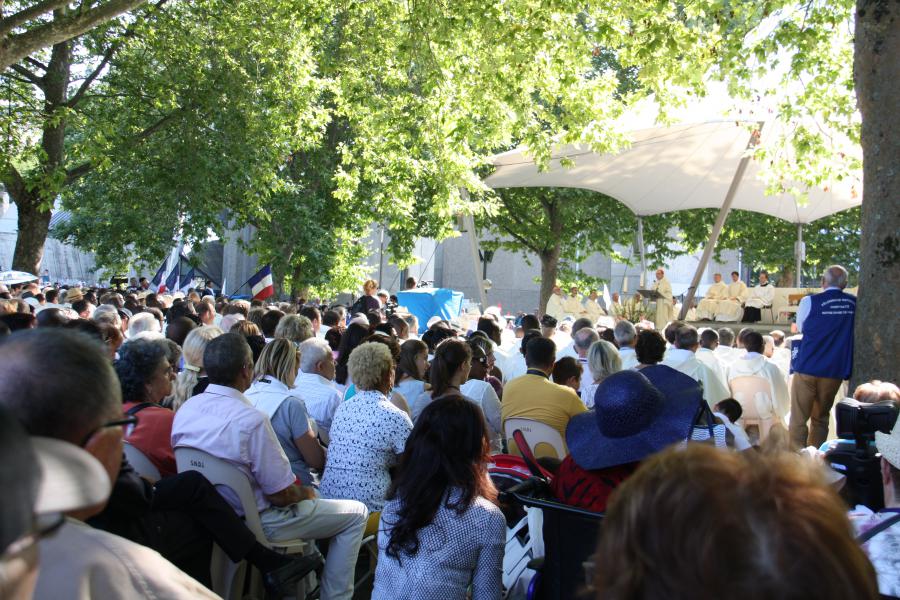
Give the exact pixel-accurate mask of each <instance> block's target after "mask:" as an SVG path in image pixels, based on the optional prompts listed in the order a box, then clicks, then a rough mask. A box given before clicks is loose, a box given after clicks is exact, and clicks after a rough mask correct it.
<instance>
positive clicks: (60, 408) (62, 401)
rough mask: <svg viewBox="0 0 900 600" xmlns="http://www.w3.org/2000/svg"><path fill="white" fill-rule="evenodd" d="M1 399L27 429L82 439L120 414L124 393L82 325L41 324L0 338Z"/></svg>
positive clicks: (78, 441)
mask: <svg viewBox="0 0 900 600" xmlns="http://www.w3.org/2000/svg"><path fill="white" fill-rule="evenodd" d="M0 404H3V405H4V406H6V408H8V409H9V410H11V411H12V412H13V413H14V414H15V415H16V417H17V418H18V419H19V420H20V421H21V422H22V424H23V425H24V426H25V428H26V429H27V430H28V433H30V434H31V435H40V436H46V437H52V438H57V439H61V440H66V441H69V442H72V443H75V444H81V442H82V441H83V440H84V438H85V436H86V435H87V434H88V433H90V432H91V431H92V430H94V429H96V428H97V427H99V426H100V425H102V424H103V423H105V422H107V421H110V420H112V419H115V418H121V415H122V393H121V390H120V387H119V381H118V379H117V378H116V374H115V372H114V371H113V368H112V364H110V362H109V359H108V358H107V356H106V350H105V348H104V347H103V345H102V344H101V343H100V342H98V341H97V340H95V339H93V338H91V337H90V336H88V335H86V334H84V333H80V332H78V331H71V330H66V329H59V328H53V327H51V328H39V329H32V330H28V331H22V332H18V333H15V334H13V335H11V336H9V337H7V338H5V339H4V341H3V342H2V343H0Z"/></svg>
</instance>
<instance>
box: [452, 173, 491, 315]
mask: <svg viewBox="0 0 900 600" xmlns="http://www.w3.org/2000/svg"><path fill="white" fill-rule="evenodd" d="M459 195H460V197H461V198H462V199H463V201H465V202H468V201H469V190H467V189H466V188H459ZM463 224H464V225H465V228H466V230H467V232H468V234H469V235H468V238H469V249H470V250H471V252H472V274H473V275H474V276H475V287H476V288H477V292H478V301H479V302H481V312H484V309H486V308H487V293H486V292H485V290H484V279H482V277H481V269H479V268H478V263H479V262H481V260H480V258H479V256H478V240H476V239H475V218H474V217H472V215H470V214H468V215H463Z"/></svg>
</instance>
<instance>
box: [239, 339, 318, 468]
mask: <svg viewBox="0 0 900 600" xmlns="http://www.w3.org/2000/svg"><path fill="white" fill-rule="evenodd" d="M299 358H300V357H299V352H298V350H297V349H296V348H295V347H294V344H293V343H291V341H290V340H287V339H285V338H277V339H274V340H272V341H271V342H269V343H268V344H266V347H265V348H263V351H262V354H260V356H259V360H257V361H256V367H255V368H254V369H253V374H254V376H255V377H254V379H255V381H254V382H253V384H252V385H251V386H250V388H249V389H247V391H246V392H244V395H245V396H246V397H247V399H248V400H250V402H251V403H252V404H253V406H254V407H255V408H256V409H257V410H259V411H261V412H263V413H265V414H266V416H268V417H269V420H270V421H271V422H272V429H274V430H275V436H276V437H277V438H278V442H279V443H280V444H281V448H282V449H283V450H284V453H285V454H286V455H287V457H288V460H290V461H291V470H292V471H293V472H294V475H296V476H297V477H298V478H299V479H300V480H301V481H302V482H303V485H315V484H316V483H317V478H316V476H315V474H314V473H313V471H314V470H315V471H321V470H322V469H323V468H324V467H325V449H324V448H323V447H322V445H321V444H319V440H318V438H317V437H316V432H315V431H314V430H313V429H312V427H310V419H309V414H308V413H307V411H306V404H304V402H303V400H301V399H300V397H299V396H298V395H297V394H296V393H295V392H294V391H293V390H292V389H291V388H292V386H293V383H294V380H295V379H296V378H297V370H298V369H299V368H300V360H299Z"/></svg>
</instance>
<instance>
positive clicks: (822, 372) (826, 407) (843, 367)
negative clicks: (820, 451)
mask: <svg viewBox="0 0 900 600" xmlns="http://www.w3.org/2000/svg"><path fill="white" fill-rule="evenodd" d="M822 287H823V288H825V291H823V292H821V293H818V294H813V295H812V296H806V297H805V298H803V299H802V300H801V301H800V306H799V307H797V329H798V331H800V333H802V334H803V338H802V339H800V340H794V343H793V345H792V346H791V356H792V361H791V369H792V370H793V372H794V378H793V380H792V382H791V423H790V433H791V441H792V442H794V444H796V445H797V447H798V448H803V447H806V446H814V447H816V448H818V447H819V446H821V445H822V443H823V442H825V439H826V438H827V437H828V417H829V415H830V414H831V407H832V405H833V404H834V396H835V394H837V391H838V388H840V387H841V382H842V381H843V380H845V379H849V378H850V372H851V370H852V369H853V320H854V318H855V316H856V296H853V295H852V294H847V293H845V292H844V288H845V287H847V269H845V268H844V267H842V266H840V265H833V266H830V267H828V268H827V269H826V270H825V274H824V275H823V276H822ZM807 422H809V424H810V425H807Z"/></svg>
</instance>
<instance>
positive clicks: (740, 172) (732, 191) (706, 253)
mask: <svg viewBox="0 0 900 600" xmlns="http://www.w3.org/2000/svg"><path fill="white" fill-rule="evenodd" d="M762 126H763V124H762V123H760V124H759V125H758V126H757V128H756V130H755V131H754V132H753V133H752V134H751V135H750V141H749V142H747V152H746V153H745V155H744V157H743V158H741V162H739V163H738V167H737V170H736V171H735V172H734V177H733V178H732V179H731V185H730V186H728V192H727V193H726V194H725V202H723V203H722V208H720V209H719V216H717V217H716V222H715V224H714V225H713V228H712V231H711V232H710V234H709V241H708V242H707V243H706V247H705V248H704V249H703V254H702V256H700V262H699V263H697V270H696V271H694V278H693V279H691V287H689V288H688V291H687V296H686V297H685V299H684V302H683V303H682V304H681V312H680V313H679V314H678V320H679V321H683V320H684V317H685V316H686V315H687V312H688V310H690V308H691V304H693V302H694V296H695V294H696V292H697V286H698V285H699V284H700V278H701V277H702V276H703V272H704V271H706V265H708V264H709V259H710V257H711V256H712V253H713V249H715V247H716V242H717V241H718V240H719V234H720V233H722V227H723V226H724V225H725V219H727V218H728V213H729V212H731V204H732V202H734V197H735V196H736V195H737V190H738V187H739V186H740V184H741V180H742V179H743V178H744V172H746V170H747V165H748V164H750V158H751V156H750V152H749V150H750V149H751V148H753V147H754V146H756V144H758V143H759V136H760V132H761V131H762Z"/></svg>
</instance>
